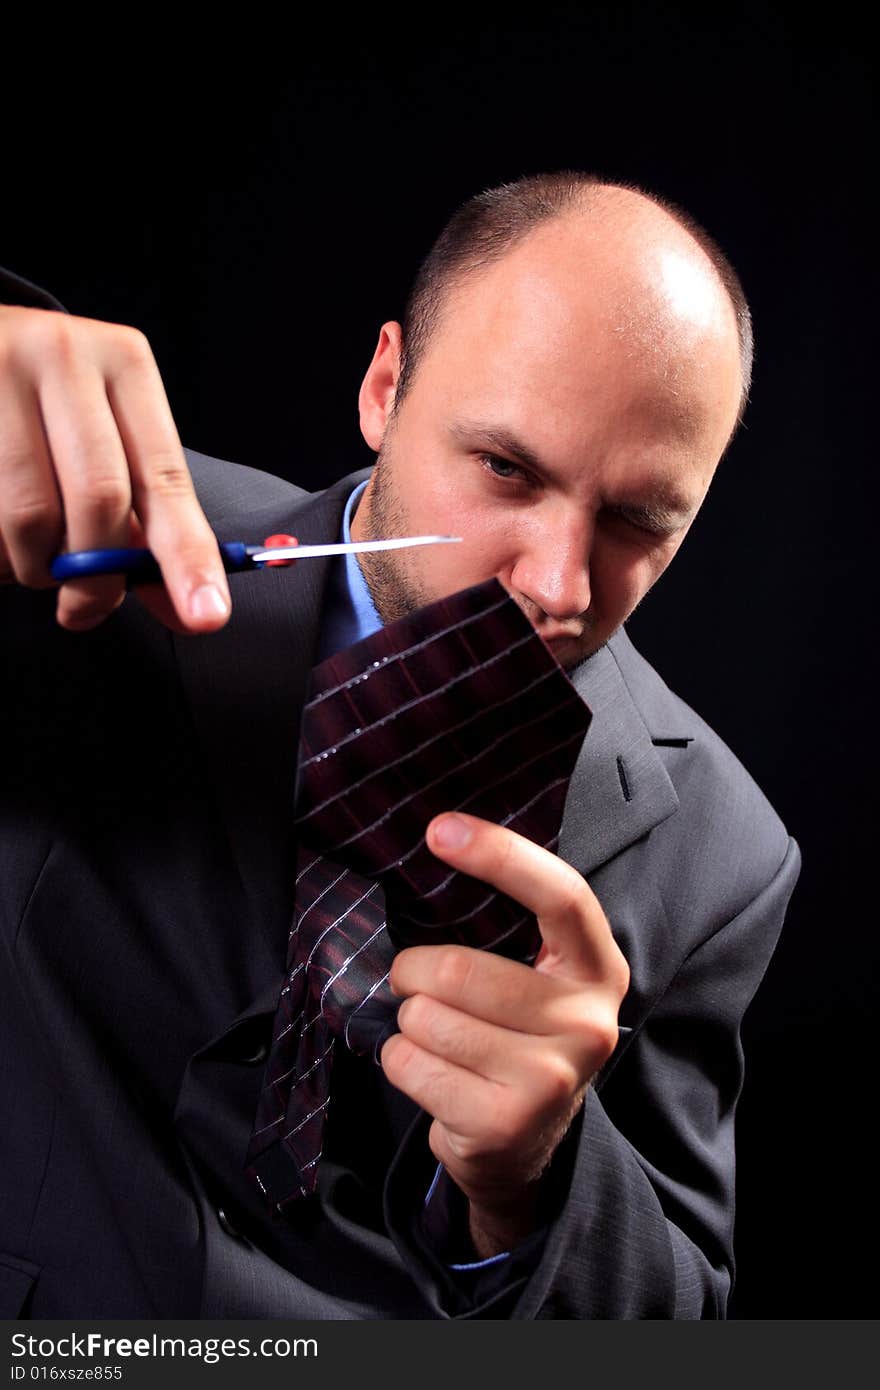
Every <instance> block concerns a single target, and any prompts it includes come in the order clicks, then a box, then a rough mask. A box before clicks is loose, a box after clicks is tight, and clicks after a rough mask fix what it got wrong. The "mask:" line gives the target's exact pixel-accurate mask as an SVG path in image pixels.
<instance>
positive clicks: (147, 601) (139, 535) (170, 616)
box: [128, 512, 189, 637]
mask: <svg viewBox="0 0 880 1390" xmlns="http://www.w3.org/2000/svg"><path fill="white" fill-rule="evenodd" d="M129 525H130V528H131V530H130V534H129V538H128V544H129V545H130V546H131V548H132V549H133V550H146V549H148V548H149V547H148V546H147V538H146V535H145V534H144V528H143V526H142V525H141V523H140V521H139V520H138V518H137V517H136V516H135V514H134V512H132V514H131V517H130V520H129ZM131 597H132V599H134V601H135V602H136V603H140V604H142V605H143V607H144V608H146V610H147V612H148V613H150V614H151V615H152V616H153V617H154V618H155V619H156V621H157V622H160V623H163V624H164V626H165V627H167V628H170V629H171V631H172V632H176V633H178V635H179V636H181V637H186V636H187V635H188V634H189V628H187V627H184V625H183V623H182V622H181V621H180V619H179V618H178V616H177V612H176V610H175V607H174V604H173V603H172V602H171V596H170V594H169V593H168V590H167V589H166V588H165V585H164V584H138V585H137V587H136V588H134V589H132V591H131Z"/></svg>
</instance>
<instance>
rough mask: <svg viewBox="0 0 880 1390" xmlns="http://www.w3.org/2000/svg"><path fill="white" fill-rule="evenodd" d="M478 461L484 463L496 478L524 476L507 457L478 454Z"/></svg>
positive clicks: (516, 465)
mask: <svg viewBox="0 0 880 1390" xmlns="http://www.w3.org/2000/svg"><path fill="white" fill-rule="evenodd" d="M480 462H481V463H484V464H485V465H486V467H487V469H488V470H489V472H490V473H493V474H494V475H495V477H496V478H515V477H517V476H518V477H520V478H524V477H525V474H524V473H523V470H522V469H521V468H520V467H519V465H518V464H516V463H511V462H510V460H509V459H503V458H498V456H497V455H496V454H480Z"/></svg>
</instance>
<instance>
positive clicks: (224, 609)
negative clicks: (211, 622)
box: [189, 584, 229, 622]
mask: <svg viewBox="0 0 880 1390" xmlns="http://www.w3.org/2000/svg"><path fill="white" fill-rule="evenodd" d="M189 611H190V613H191V614H192V616H193V617H194V618H195V619H196V620H197V621H198V622H204V621H205V620H206V619H208V618H227V617H228V616H229V600H228V599H227V598H226V597H225V596H224V595H223V593H222V592H221V591H220V589H218V587H217V585H216V584H202V586H201V587H200V588H198V589H196V590H195V592H194V593H193V594H192V596H191V597H190V601H189Z"/></svg>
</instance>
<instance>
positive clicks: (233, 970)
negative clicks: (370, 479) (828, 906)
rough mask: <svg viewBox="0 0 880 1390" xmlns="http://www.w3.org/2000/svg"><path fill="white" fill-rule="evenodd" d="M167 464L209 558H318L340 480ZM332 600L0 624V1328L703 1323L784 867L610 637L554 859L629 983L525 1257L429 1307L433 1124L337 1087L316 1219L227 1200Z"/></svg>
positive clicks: (244, 1126) (687, 721) (38, 604)
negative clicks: (234, 550)
mask: <svg viewBox="0 0 880 1390" xmlns="http://www.w3.org/2000/svg"><path fill="white" fill-rule="evenodd" d="M188 458H189V462H190V466H191V468H192V471H193V475H194V478H195V481H196V484H197V487H198V490H199V494H200V497H201V500H202V503H203V506H204V507H205V509H206V512H207V514H208V517H209V519H210V521H211V523H212V525H213V526H214V529H215V530H216V532H217V533H218V535H219V536H220V538H221V539H229V540H231V539H245V540H252V539H254V540H260V539H262V537H263V536H266V535H268V534H270V533H271V532H277V531H288V532H293V533H294V534H295V535H297V536H298V537H299V539H300V540H301V541H303V542H308V541H320V540H326V539H328V538H330V537H333V536H335V535H337V533H338V529H339V524H340V517H341V512H342V508H343V505H344V501H345V498H346V496H347V495H348V492H349V490H350V488H351V486H352V485H353V483H354V482H355V481H356V480H357V479H358V478H360V477H363V476H366V474H365V473H360V474H357V475H353V476H352V477H351V478H348V479H344V480H342V482H341V483H339V484H336V485H335V486H334V487H332V488H330V489H328V491H327V492H325V493H321V494H317V495H314V496H309V495H307V494H305V493H302V492H301V491H300V490H299V489H297V488H295V487H292V486H291V485H290V484H288V483H286V482H284V481H282V480H280V479H278V478H274V477H272V476H270V475H268V474H264V473H259V472H256V471H254V470H251V469H245V468H239V467H237V466H235V465H232V464H226V463H222V462H220V461H218V460H213V459H208V458H206V457H205V456H203V455H198V454H194V453H192V452H189V453H188ZM326 574H327V566H326V564H323V563H322V562H317V561H315V562H309V563H308V564H305V563H304V564H302V565H299V566H297V567H295V568H294V569H293V570H281V571H277V570H276V571H264V572H262V573H257V574H252V575H240V576H234V577H232V579H231V587H232V592H233V604H234V611H233V616H232V619H231V621H230V623H229V625H228V626H227V627H226V628H225V629H223V630H222V631H221V632H220V633H217V634H214V635H213V636H211V637H204V638H176V637H173V636H172V635H171V634H169V633H168V632H166V630H165V629H163V628H161V627H160V626H159V625H158V624H156V623H154V622H153V621H152V620H151V619H150V618H149V617H148V616H147V615H146V613H145V612H144V611H143V610H142V609H141V608H140V606H139V605H138V604H137V602H136V600H134V599H129V600H127V601H126V603H125V604H124V605H123V606H122V608H121V609H120V610H118V612H117V613H116V614H114V615H113V617H112V618H111V619H110V620H109V621H108V622H107V623H105V624H104V625H102V627H101V628H99V629H97V630H96V631H95V632H93V633H88V634H79V635H72V634H68V633H64V632H62V631H61V630H60V629H59V628H57V626H56V625H55V624H54V621H53V616H52V614H53V606H54V598H53V596H52V595H51V594H48V595H47V594H45V593H36V592H33V591H25V590H20V589H16V588H12V587H7V588H6V589H5V590H3V591H2V593H0V607H2V609H3V623H4V644H5V647H6V650H7V655H8V657H9V662H10V664H9V668H8V670H9V673H10V674H9V675H8V676H7V679H6V681H5V682H4V689H3V698H4V703H5V708H4V710H3V719H2V721H0V729H2V738H3V752H2V766H3V769H4V777H3V795H2V821H0V883H2V921H0V928H2V930H0V951H2V953H3V958H2V961H0V1030H2V1039H0V1048H2V1051H0V1055H2V1057H3V1059H4V1066H3V1067H2V1068H0V1107H2V1112H3V1117H4V1118H3V1124H2V1127H0V1316H5V1317H15V1316H17V1315H21V1316H31V1317H37V1318H49V1317H95V1316H104V1317H128V1316H141V1317H174V1316H203V1317H208V1316H219V1317H251V1316H253V1317H294V1318H297V1317H302V1318H311V1317H317V1318H334V1317H335V1318H359V1317H368V1318H369V1317H381V1318H393V1317H403V1318H418V1317H429V1318H430V1317H433V1318H444V1317H463V1318H480V1317H514V1318H554V1317H561V1318H591V1317H600V1318H642V1317H660V1318H699V1317H721V1316H724V1312H725V1306H726V1298H727V1294H728V1290H729V1287H730V1281H731V1276H732V1270H733V1256H732V1228H733V1197H734V1133H733V1130H734V1109H735V1104H736V1100H737V1097H738V1094H739V1091H740V1087H741V1083H742V1050H741V1046H740V1038H739V1030H740V1024H741V1020H742V1016H743V1013H744V1011H745V1009H746V1007H747V1006H748V1004H749V1001H750V1000H751V998H752V996H753V994H754V991H755V989H756V988H757V986H758V984H759V982H760V980H761V977H762V975H763V973H764V971H765V969H766V966H767V963H768V961H769V958H770V955H771V954H772V951H773V948H774V946H775V943H776V940H777V937H778V934H779V931H780V928H781V925H782V921H783V916H784V913H785V908H786V905H787V902H788V899H789V897H790V894H791V892H792V889H793V887H794V884H795V881H796V879H797V875H798V871H799V866H800V855H799V852H798V848H797V845H796V844H795V842H794V841H793V840H792V839H791V838H790V837H789V835H788V834H787V832H786V830H785V828H784V826H783V825H782V824H781V822H780V821H779V818H778V817H777V816H776V814H775V813H774V811H773V809H772V808H771V807H770V805H769V804H768V802H767V801H766V799H765V798H764V796H763V795H762V793H761V791H760V790H759V788H758V787H757V786H756V785H755V783H754V782H753V781H752V779H751V778H750V777H749V775H748V773H747V772H746V771H745V770H744V769H743V767H742V766H741V764H740V763H739V762H738V761H737V759H736V758H735V757H734V756H733V754H732V753H731V752H730V750H729V749H728V748H727V747H726V746H725V745H724V744H723V743H722V741H721V740H720V739H719V738H718V737H717V736H716V735H715V734H714V733H713V732H712V730H711V729H709V728H708V727H707V725H706V724H705V723H704V722H703V721H702V720H701V719H700V718H699V716H698V715H696V714H695V713H694V711H693V710H691V709H689V708H688V706H687V705H686V704H684V703H683V702H682V701H681V700H680V699H678V698H677V697H676V696H675V695H674V694H673V693H672V692H671V691H670V690H668V688H667V687H666V686H665V685H664V683H663V681H662V680H661V678H660V677H659V676H658V675H657V673H656V672H655V671H654V670H653V669H652V668H651V666H649V665H648V663H647V662H646V661H644V659H643V658H642V657H641V656H640V655H639V653H638V652H637V651H636V650H635V648H634V646H633V645H632V643H631V641H630V640H629V638H628V636H627V634H626V632H625V630H623V629H621V630H620V631H619V632H618V633H616V634H615V636H614V637H613V638H612V639H611V640H610V642H609V643H608V644H607V645H606V646H605V647H603V648H602V649H601V650H600V651H599V652H598V653H596V654H595V656H593V657H591V658H590V659H589V660H588V661H586V662H585V663H583V664H582V665H581V666H580V667H579V668H578V669H577V670H576V672H575V673H574V681H575V684H576V685H577V687H578V689H579V690H580V692H581V694H582V695H583V697H584V699H585V700H586V701H587V703H588V704H589V706H590V708H591V709H592V711H593V715H594V718H593V723H592V725H591V728H590V730H589V733H588V735H587V738H586V740H585V742H584V747H583V750H582V753H581V756H580V759H579V761H578V765H577V769H576V772H575V775H574V777H573V779H572V783H571V788H570V792H569V796H568V801H567V805H566V812H565V818H564V822H563V832H562V842H561V847H560V852H561V854H562V856H563V857H564V858H565V859H567V860H568V861H569V862H570V863H571V864H573V865H574V866H575V867H576V868H577V869H578V870H579V871H580V872H581V873H583V874H584V875H586V876H587V877H588V879H589V881H590V883H591V885H592V887H593V889H594V891H595V893H596V894H597V896H598V898H599V900H600V902H601V903H602V905H603V907H604V910H605V912H606V914H607V915H608V918H609V920H610V922H611V925H612V929H613V931H614V933H615V936H616V938H617V940H618V941H619V943H620V945H621V948H622V950H623V952H624V954H625V956H626V958H627V960H628V962H629V964H630V968H631V972H632V983H631V987H630V990H629V993H628V995H627V997H626V999H625V1000H624V1003H623V1007H622V1010H621V1014H620V1024H621V1036H620V1042H619V1044H618V1047H617V1049H616V1051H615V1053H614V1054H613V1056H612V1057H611V1059H610V1060H609V1062H608V1063H607V1064H606V1066H605V1067H604V1068H603V1070H602V1072H601V1074H600V1076H599V1077H598V1079H597V1081H596V1083H595V1085H594V1086H593V1087H592V1088H591V1090H590V1091H589V1093H588V1095H587V1098H586V1102H585V1105H584V1107H583V1110H582V1112H581V1114H580V1115H579V1116H578V1118H577V1120H576V1122H575V1124H574V1125H573V1126H572V1128H571V1130H570V1132H569V1135H568V1136H567V1137H566V1139H565V1141H564V1142H563V1145H562V1146H561V1148H560V1150H559V1152H558V1154H557V1157H556V1159H555V1160H554V1164H553V1166H552V1169H551V1174H550V1181H549V1184H548V1193H549V1199H548V1208H547V1229H546V1231H544V1232H543V1233H541V1234H540V1235H539V1236H537V1237H535V1238H533V1239H532V1240H531V1241H530V1242H526V1243H525V1244H524V1246H523V1247H522V1248H521V1249H520V1250H518V1251H517V1252H515V1253H514V1256H513V1257H512V1258H511V1260H510V1261H508V1262H507V1263H506V1264H505V1265H503V1266H495V1267H494V1269H493V1271H492V1272H491V1273H490V1274H488V1275H486V1274H478V1275H476V1276H471V1277H468V1276H457V1275H451V1274H450V1273H449V1272H448V1270H447V1268H446V1260H445V1259H444V1258H443V1252H442V1251H438V1250H437V1249H435V1248H432V1243H431V1240H430V1238H426V1236H425V1232H424V1230H423V1228H422V1226H421V1223H420V1220H419V1209H420V1206H421V1201H422V1195H423V1194H424V1191H425V1190H426V1187H427V1180H428V1179H429V1177H430V1174H431V1172H432V1171H433V1166H434V1164H433V1160H432V1158H431V1156H430V1152H429V1150H428V1147H427V1143H426V1134H427V1128H428V1125H429V1123H430V1118H429V1117H427V1116H425V1115H424V1114H422V1112H420V1111H419V1110H418V1109H417V1107H415V1106H414V1105H412V1104H411V1103H410V1102H409V1101H408V1100H407V1099H406V1097H404V1096H402V1095H401V1094H400V1093H399V1092H396V1091H394V1089H393V1088H392V1087H390V1086H389V1085H388V1084H387V1083H386V1082H385V1081H384V1076H383V1074H382V1073H381V1071H380V1069H379V1068H376V1067H375V1066H373V1064H372V1063H370V1062H368V1061H366V1060H365V1059H354V1058H350V1059H347V1060H346V1061H345V1062H344V1064H343V1068H342V1073H341V1081H340V1091H339V1094H340V1101H339V1106H338V1116H337V1120H336V1127H335V1130H334V1131H332V1133H331V1136H330V1140H331V1142H330V1146H329V1157H328V1159H327V1161H326V1163H324V1162H322V1169H323V1175H322V1183H321V1189H320V1194H319V1197H318V1198H317V1199H315V1200H314V1201H310V1202H307V1203H303V1204H301V1208H300V1210H298V1211H297V1212H296V1213H295V1214H294V1216H293V1217H292V1218H290V1219H289V1220H283V1219H281V1218H275V1219H273V1218H272V1217H271V1216H270V1215H269V1214H268V1213H267V1212H266V1211H265V1210H263V1209H262V1207H261V1204H260V1202H259V1201H258V1200H257V1199H256V1197H255V1194H253V1193H251V1191H250V1190H249V1186H248V1184H247V1183H246V1182H245V1180H244V1178H243V1175H242V1171H241V1170H242V1161H243V1156H244V1148H245V1146H246V1143H247V1136H248V1133H249V1127H250V1122H251V1120H252V1118H253V1114H254V1110H255V1105H256V1096H257V1091H258V1088H259V1084H260V1078H261V1075H262V1061H263V1058H264V1049H265V1042H266V1037H267V1032H268V1030H269V1029H270V1028H271V1021H272V1015H273V1013H274V1009H275V1003H276V1000H277V991H278V988H279V984H280V980H281V972H282V969H283V964H284V953H285V944H286V938H287V930H288V924H289V915H290V912H291V904H292V866H293V863H294V859H295V856H294V848H295V846H294V843H293V836H292V829H291V789H292V787H293V780H294V770H295V760H296V745H297V727H298V718H299V710H300V707H301V703H302V698H303V693H304V690H305V686H306V682H307V678H308V671H309V668H310V665H311V663H312V658H313V652H314V645H315V641H316V638H317V633H318V627H319V620H320V610H321V593H322V588H323V584H324V582H325V579H326Z"/></svg>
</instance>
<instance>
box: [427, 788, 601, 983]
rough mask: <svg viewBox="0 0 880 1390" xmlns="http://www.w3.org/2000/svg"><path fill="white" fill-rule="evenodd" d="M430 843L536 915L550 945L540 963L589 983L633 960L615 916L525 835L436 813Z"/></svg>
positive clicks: (544, 968) (583, 882) (566, 867)
mask: <svg viewBox="0 0 880 1390" xmlns="http://www.w3.org/2000/svg"><path fill="white" fill-rule="evenodd" d="M426 840H427V845H428V848H429V849H430V850H431V851H432V853H434V854H436V855H437V857H438V858H439V859H442V860H443V861H444V862H445V863H447V864H450V865H452V866H453V867H454V868H456V869H461V870H462V871H463V872H465V873H468V874H472V875H473V877H474V878H478V879H482V880H483V881H484V882H485V883H489V884H491V885H492V887H494V888H497V889H498V890H499V891H500V892H502V893H507V894H508V895H509V896H510V897H511V898H513V899H515V901H516V902H519V903H522V905H523V907H526V908H528V909H529V910H530V911H531V912H533V913H534V914H535V916H536V918H537V919H538V926H539V927H540V931H541V936H542V938H543V941H544V944H545V947H546V950H545V951H544V952H543V953H542V957H541V960H540V967H536V968H540V969H541V970H542V971H547V970H549V971H553V972H554V973H565V974H569V975H572V976H573V977H574V978H577V979H582V980H601V979H606V978H609V979H610V978H615V979H617V978H618V977H620V979H622V976H623V972H625V970H626V962H625V961H624V959H623V956H622V955H621V954H620V951H619V949H618V947H617V944H616V943H615V941H614V938H613V936H612V934H611V928H610V926H609V924H608V919H607V917H606V916H605V913H604V912H603V910H602V906H601V904H600V903H599V900H598V898H597V897H596V895H595V893H594V892H593V891H592V889H591V888H590V886H589V884H588V883H587V882H586V880H585V879H583V878H582V877H581V875H580V874H579V873H578V872H577V871H576V870H575V869H573V868H572V867H571V865H570V864H566V863H565V861H564V860H562V859H559V858H558V857H557V856H556V855H555V854H551V853H550V851H549V850H546V849H542V847H541V846H540V845H536V844H534V843H533V842H532V841H531V840H527V839H526V838H525V837H524V836H523V835H517V834H516V833H515V832H514V831H512V830H508V829H506V828H505V827H504V826H501V825H494V824H492V822H490V821H486V820H481V819H480V818H479V817H477V816H468V815H464V814H462V813H461V812H455V813H454V814H447V815H443V816H437V817H435V818H434V820H432V821H431V822H430V824H429V826H428V829H427V834H426ZM625 989H626V986H625V985H624V992H625Z"/></svg>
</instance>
